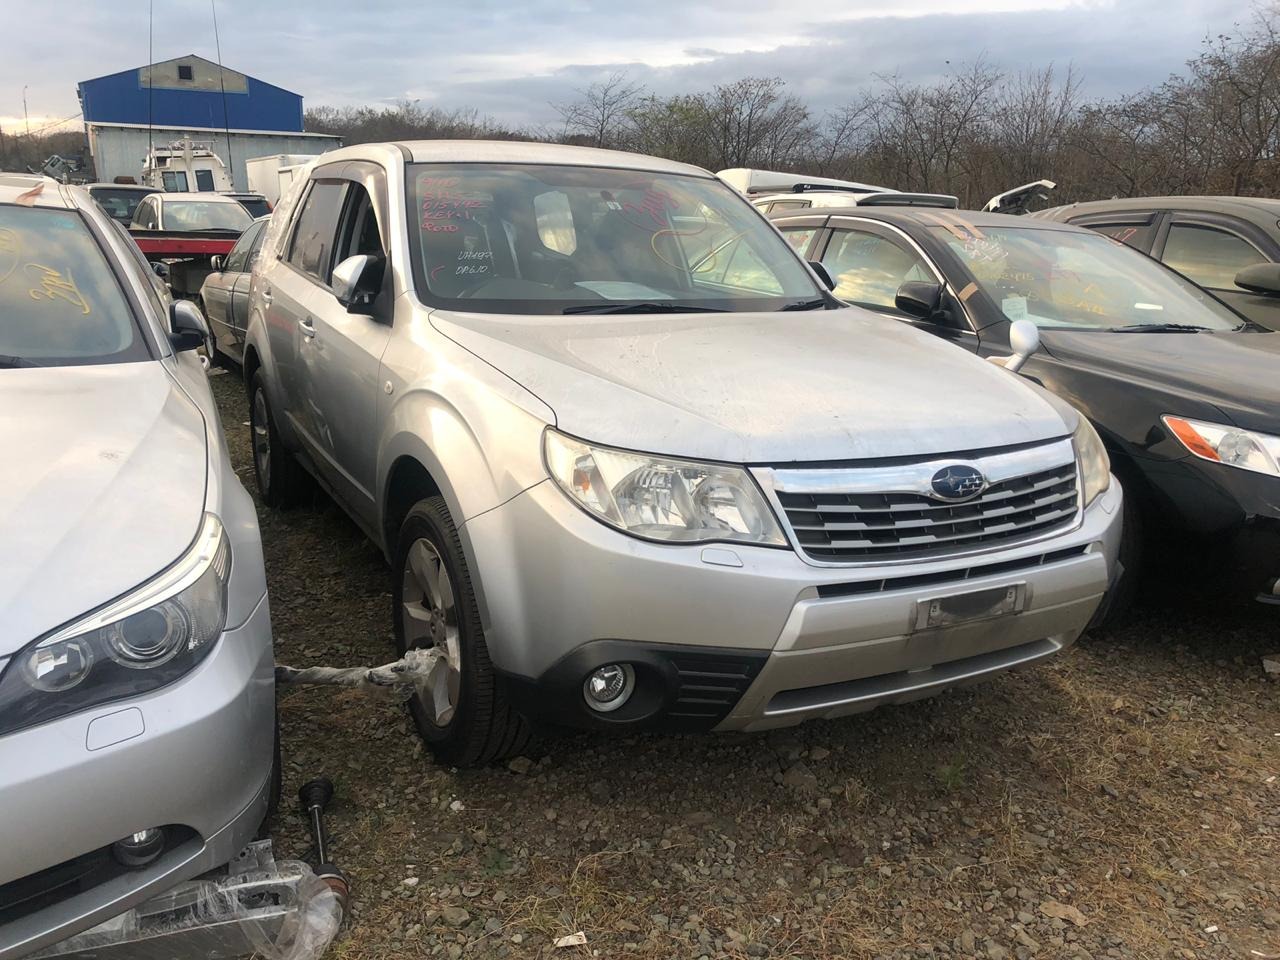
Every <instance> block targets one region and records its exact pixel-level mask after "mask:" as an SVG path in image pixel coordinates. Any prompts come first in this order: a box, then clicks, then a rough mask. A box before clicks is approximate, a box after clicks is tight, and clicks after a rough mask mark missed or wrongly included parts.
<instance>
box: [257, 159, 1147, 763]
mask: <svg viewBox="0 0 1280 960" xmlns="http://www.w3.org/2000/svg"><path fill="white" fill-rule="evenodd" d="M245 375H246V381H247V383H248V386H249V393H250V398H251V401H252V402H251V418H252V429H253V435H254V448H255V463H256V467H257V473H258V482H259V485H260V487H261V489H262V493H263V495H264V498H265V499H266V500H267V501H268V503H273V504H281V503H284V502H286V501H288V500H289V499H292V498H294V497H295V496H296V494H297V492H298V490H299V485H300V483H301V482H302V480H303V478H304V477H305V475H306V474H304V473H303V472H302V471H303V470H305V471H306V473H309V474H311V475H312V476H314V477H315V478H316V479H317V480H318V481H319V482H320V483H321V484H322V485H323V486H324V487H325V488H326V489H327V490H329V491H330V492H331V493H332V494H333V496H334V497H335V498H336V499H337V500H338V501H339V502H340V503H341V504H342V505H343V506H344V507H345V508H346V510H347V511H348V512H349V513H350V514H351V516H352V517H353V518H354V519H355V520H356V521H357V522H358V523H359V524H360V525H361V526H362V527H363V528H364V529H365V530H366V531H367V532H368V534H369V535H370V536H371V537H372V538H373V539H374V540H375V541H376V542H377V543H378V544H380V545H381V546H382V547H383V549H384V550H385V552H386V555H387V557H388V559H389V560H390V562H391V564H392V594H393V596H392V602H393V613H394V616H395V630H396V638H397V640H398V642H399V644H400V646H401V648H402V649H403V648H411V647H413V648H417V647H431V648H434V649H436V650H438V651H439V652H440V654H441V660H440V663H441V664H443V666H442V667H441V668H440V669H438V670H437V671H436V673H435V675H434V681H435V682H434V684H433V685H432V687H431V688H430V689H429V690H428V691H425V692H424V693H423V694H422V695H421V696H418V697H416V698H415V699H414V700H413V701H412V703H411V706H412V710H413V715H414V718H415V720H416V721H417V724H418V728H419V730H420V731H421V733H422V735H423V737H424V738H425V739H426V740H427V741H428V742H429V743H430V744H431V745H432V746H433V748H434V749H435V751H436V753H437V755H438V756H440V757H441V758H443V759H445V760H447V761H449V762H451V763H457V764H461V763H477V762H483V761H485V760H488V759H492V758H496V757H500V756H503V755H506V754H510V753H512V752H514V751H518V750H519V749H521V747H522V746H523V743H524V739H525V735H526V732H527V728H528V722H529V721H531V720H550V721H553V722H555V723H558V724H570V725H576V726H583V727H588V728H594V729H599V730H607V729H614V730H619V729H634V728H638V727H650V726H662V727H673V728H680V729H701V730H712V729H716V730H758V729H763V728H767V727H775V726H780V725H785V724H791V723H797V722H799V721H801V720H804V719H806V718H809V717H835V716H840V715H843V714H847V713H852V712H855V711H858V710H865V709H868V708H870V707H873V706H876V705H878V704H884V703H895V702H901V701H905V700H910V699H912V698H915V697H921V696H925V695H927V694H930V693H933V692H935V691H937V690H941V689H943V688H945V687H948V686H952V685H954V684H958V683H963V682H967V681H970V680H975V679H978V678H981V677H984V676H989V675H991V674H994V673H997V672H999V671H1001V670H1005V669H1008V668H1011V667H1015V666H1019V665H1023V664H1028V663H1032V662H1034V661H1036V660H1039V659H1042V658H1044V657H1047V656H1050V655H1052V654H1054V653H1056V652H1057V651H1059V650H1061V649H1062V648H1063V647H1065V646H1067V645H1069V644H1071V643H1072V642H1074V641H1075V640H1076V638H1077V637H1078V636H1079V635H1080V633H1081V631H1082V630H1083V629H1084V628H1085V626H1086V625H1087V624H1088V623H1089V620H1090V617H1092V616H1093V614H1094V611H1095V609H1096V608H1097V607H1098V605H1099V603H1100V601H1101V600H1102V599H1103V597H1104V595H1105V593H1106V591H1107V589H1108V586H1109V584H1110V582H1111V580H1112V578H1113V576H1114V575H1115V573H1116V571H1117V562H1116V551H1117V546H1118V540H1119V531H1120V522H1121V521H1120V505H1121V496H1122V494H1121V490H1120V487H1119V485H1118V484H1117V483H1115V482H1114V480H1113V479H1112V478H1111V476H1110V472H1109V464H1108V460H1107V455H1106V452H1105V450H1104V449H1103V446H1102V443H1101V441H1100V440H1099V438H1098V436H1097V434H1096V433H1094V431H1093V428H1092V427H1091V426H1090V425H1089V423H1088V421H1087V420H1085V419H1084V418H1083V417H1081V416H1080V415H1079V414H1078V413H1077V412H1076V411H1075V410H1074V409H1073V408H1071V407H1070V406H1068V405H1067V404H1066V403H1064V402H1062V401H1060V400H1058V399H1057V398H1055V397H1053V396H1052V395H1050V394H1048V393H1046V392H1045V391H1043V390H1041V389H1039V388H1037V387H1035V386H1033V385H1031V384H1029V383H1027V382H1026V381H1023V380H1021V379H1020V378H1018V377H1017V376H1015V375H1014V374H1013V373H1012V372H1010V371H1009V370H1006V369H1001V368H1000V367H998V366H996V365H995V364H992V363H988V362H986V361H983V360H978V359H976V358H975V357H973V356H970V355H969V354H967V353H966V352H964V351H962V350H958V349H956V348H955V347H953V346H952V345H950V344H947V343H945V342H943V341H941V340H940V339H938V338H937V337H933V336H930V335H929V334H927V333H924V332H922V331H918V330H915V329H912V328H910V327H908V326H907V325H906V324H903V323H899V322H897V321H895V320H890V319H886V318H883V317H879V316H876V315H873V314H871V313H868V312H866V311H864V310H860V309H857V308H850V307H845V306H843V305H841V304H840V303H839V302H838V301H836V300H835V299H834V298H832V297H831V296H830V295H829V293H828V291H827V290H826V289H824V288H823V287H822V285H821V284H820V282H819V280H818V278H817V276H816V275H815V274H814V272H813V271H812V270H811V269H810V268H809V267H808V266H806V264H805V263H804V262H803V261H801V260H800V259H799V258H798V257H797V256H796V254H795V253H794V251H793V250H792V249H791V248H790V247H789V246H788V245H787V242H786V241H785V240H784V239H783V238H782V236H781V235H780V234H779V233H778V232H777V231H776V230H775V229H774V228H773V227H772V226H771V225H770V224H769V223H768V221H766V220H765V219H764V218H763V217H762V216H761V215H760V213H759V212H758V211H756V210H755V209H754V208H753V207H752V206H751V205H750V204H749V203H748V202H747V200H746V199H745V198H744V197H743V196H741V195H740V194H738V193H736V192H735V191H734V190H732V189H731V188H730V187H728V186H727V185H726V184H724V183H722V182H721V181H719V180H717V179H716V178H715V177H713V176H712V175H711V174H710V173H708V172H707V171H705V170H701V169H698V168H695V167H690V166H686V165H684V164H679V163H673V162H670V161H667V160H660V159H656V158H653V157H642V156H636V155H633V154H625V153H615V152H612V151H605V150H592V149H586V148H575V147H564V146H552V145H547V144H528V143H485V142H476V141H462V142H448V141H427V142H419V143H396V144H365V145H361V146H357V147H349V148H346V149H343V150H339V151H336V152H334V153H329V154H325V155H323V156H321V157H320V158H318V159H317V160H315V161H314V162H313V163H312V164H311V165H310V167H309V168H308V169H306V170H305V171H304V172H303V173H302V174H301V175H300V176H299V177H298V178H297V179H296V180H295V185H294V188H293V190H292V194H291V195H289V196H287V197H286V198H285V199H283V200H282V201H281V203H280V204H279V205H278V206H277V208H276V210H275V212H274V214H273V215H272V219H271V225H270V227H269V230H268V233H267V236H266V239H265V240H264V242H263V245H262V250H261V254H260V256H259V260H258V265H257V266H256V267H255V270H254V275H253V278H252V283H251V289H250V294H249V325H248V332H247V336H246V346H245Z"/></svg>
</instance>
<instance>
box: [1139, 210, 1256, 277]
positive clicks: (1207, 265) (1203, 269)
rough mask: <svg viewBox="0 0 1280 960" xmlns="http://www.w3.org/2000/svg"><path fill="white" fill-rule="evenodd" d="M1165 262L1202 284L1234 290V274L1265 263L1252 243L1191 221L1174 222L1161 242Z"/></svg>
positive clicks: (1232, 234)
mask: <svg viewBox="0 0 1280 960" xmlns="http://www.w3.org/2000/svg"><path fill="white" fill-rule="evenodd" d="M1161 259H1162V260H1164V262H1165V263H1167V264H1168V265H1169V266H1171V267H1173V269H1175V270H1177V271H1178V272H1179V273H1180V274H1182V275H1183V276H1184V277H1187V278H1188V279H1191V280H1194V281H1195V282H1196V283H1198V284H1200V286H1202V287H1210V288H1211V289H1214V290H1238V289H1240V288H1239V287H1237V286H1236V274H1237V273H1239V272H1240V271H1241V270H1243V269H1244V268H1245V267H1250V266H1253V265H1254V264H1255V263H1266V262H1267V258H1266V257H1264V256H1263V255H1262V254H1261V253H1260V252H1259V251H1258V249H1257V248H1256V247H1254V246H1253V244H1251V243H1249V242H1248V241H1247V240H1244V239H1243V238H1241V237H1237V236H1236V235H1235V234H1234V233H1227V231H1225V230H1218V229H1215V228H1214V227H1206V226H1201V225H1199V224H1191V223H1175V224H1174V225H1173V226H1172V227H1170V228H1169V239H1168V240H1166V241H1165V244H1164V256H1163V257H1161Z"/></svg>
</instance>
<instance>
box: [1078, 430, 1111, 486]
mask: <svg viewBox="0 0 1280 960" xmlns="http://www.w3.org/2000/svg"><path fill="white" fill-rule="evenodd" d="M1072 442H1073V443H1074V444H1075V447H1076V459H1077V460H1078V461H1079V462H1080V485H1081V487H1082V491H1081V492H1082V493H1083V494H1084V505H1085V506H1086V507H1087V506H1089V504H1091V503H1093V501H1094V500H1095V499H1096V498H1097V496H1098V494H1100V493H1103V492H1105V491H1106V489H1107V487H1109V486H1111V458H1110V457H1108V456H1107V448H1106V447H1104V446H1103V445H1102V438H1101V437H1099V436H1098V431H1097V430H1095V429H1093V424H1091V423H1090V422H1089V421H1088V419H1087V418H1086V417H1084V416H1083V415H1082V416H1081V417H1080V425H1079V426H1078V427H1076V432H1075V436H1074V437H1072Z"/></svg>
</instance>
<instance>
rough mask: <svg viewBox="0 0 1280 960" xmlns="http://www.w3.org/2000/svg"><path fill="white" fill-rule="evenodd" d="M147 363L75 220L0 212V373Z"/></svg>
mask: <svg viewBox="0 0 1280 960" xmlns="http://www.w3.org/2000/svg"><path fill="white" fill-rule="evenodd" d="M147 357H148V353H147V349H146V346H145V344H144V343H143V341H142V338H141V333H140V331H139V330H138V328H137V326H136V325H135V323H134V319H133V314H132V311H131V310H130V308H129V303H128V301H127V300H125V297H124V294H123V292H122V291H121V289H120V286H119V284H118V283H117V282H116V278H115V276H114V275H113V274H112V272H111V268H110V266H109V265H108V263H107V260H106V257H105V256H104V255H103V252H102V249H101V248H100V247H99V246H98V244H97V242H96V241H95V240H94V238H93V236H92V235H91V234H90V233H89V230H88V228H87V227H86V226H85V223H84V221H83V220H82V219H80V216H79V215H78V214H77V213H76V212H75V211H72V210H49V209H41V208H32V207H18V206H10V205H0V369H4V368H11V367H26V366H55V365H60V364H65V363H104V362H112V361H125V360H144V359H147Z"/></svg>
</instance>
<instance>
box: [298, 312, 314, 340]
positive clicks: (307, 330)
mask: <svg viewBox="0 0 1280 960" xmlns="http://www.w3.org/2000/svg"><path fill="white" fill-rule="evenodd" d="M298 327H299V328H300V329H301V330H302V335H303V336H304V337H306V338H307V339H308V340H311V339H312V338H314V337H315V335H316V325H315V323H314V322H312V320H311V318H310V317H303V318H302V319H301V320H299V321H298Z"/></svg>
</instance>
